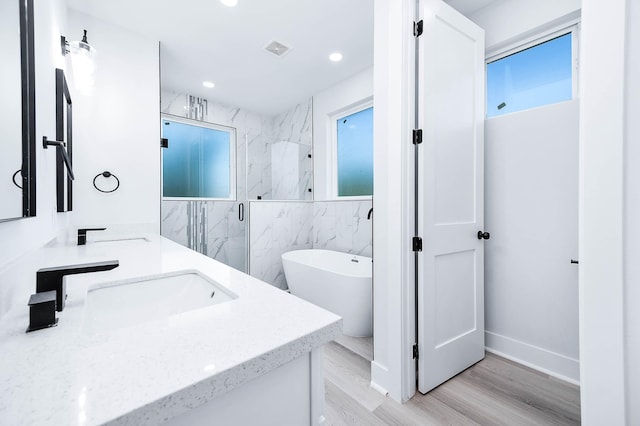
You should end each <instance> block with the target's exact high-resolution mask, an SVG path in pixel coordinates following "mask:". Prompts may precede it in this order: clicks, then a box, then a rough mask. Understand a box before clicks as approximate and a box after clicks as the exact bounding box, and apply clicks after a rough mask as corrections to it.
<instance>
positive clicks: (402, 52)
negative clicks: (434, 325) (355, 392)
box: [371, 0, 418, 402]
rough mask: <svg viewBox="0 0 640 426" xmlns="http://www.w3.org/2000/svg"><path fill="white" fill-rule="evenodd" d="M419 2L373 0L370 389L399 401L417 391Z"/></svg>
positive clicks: (409, 0) (412, 0)
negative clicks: (415, 248) (414, 132)
mask: <svg viewBox="0 0 640 426" xmlns="http://www.w3.org/2000/svg"><path fill="white" fill-rule="evenodd" d="M417 7H418V6H417V0H374V25H375V28H376V31H375V34H374V84H373V98H374V99H375V109H374V164H375V168H374V194H375V196H374V197H373V208H374V211H375V214H376V220H375V221H374V223H373V239H374V240H375V242H376V248H375V258H374V265H373V269H374V272H373V274H374V277H375V279H374V281H373V312H374V329H373V333H374V339H373V340H374V360H373V362H372V363H371V386H372V387H373V388H374V389H376V390H378V391H379V392H381V393H383V394H388V395H389V397H391V398H392V399H394V400H396V401H398V402H405V401H408V400H409V399H410V398H411V397H412V396H413V395H414V394H415V392H416V362H415V360H414V359H413V344H414V343H415V330H416V323H415V312H416V310H415V289H414V277H415V275H414V267H415V266H414V264H415V263H414V252H413V251H412V247H411V238H412V236H413V232H414V231H413V221H414V214H413V212H414V185H413V179H414V147H413V143H412V132H411V131H412V130H413V119H414V114H415V105H414V104H415V83H414V69H415V38H414V36H413V22H414V20H415V17H416V13H417Z"/></svg>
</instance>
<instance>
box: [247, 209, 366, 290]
mask: <svg viewBox="0 0 640 426" xmlns="http://www.w3.org/2000/svg"><path fill="white" fill-rule="evenodd" d="M371 205H372V203H371V200H363V201H315V202H303V201H298V202H294V201H281V202H279V201H266V202H265V201H252V202H251V214H250V224H249V229H250V232H249V247H250V250H249V252H250V261H249V262H250V273H251V275H252V276H254V277H256V278H259V279H261V280H263V281H265V282H268V283H270V284H273V285H275V286H276V287H279V288H282V289H286V288H288V287H287V283H286V279H285V276H284V271H283V269H282V261H281V259H280V255H281V254H282V253H285V252H287V251H291V250H302V249H308V248H322V249H328V250H336V251H341V252H346V253H353V254H357V255H362V256H371V255H372V238H371V233H372V226H371V225H372V222H371V221H370V220H367V213H368V212H369V209H370V208H371Z"/></svg>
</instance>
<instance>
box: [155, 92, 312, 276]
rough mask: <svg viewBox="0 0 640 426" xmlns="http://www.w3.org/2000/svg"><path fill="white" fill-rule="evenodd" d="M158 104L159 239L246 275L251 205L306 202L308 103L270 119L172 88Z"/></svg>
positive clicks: (308, 187) (308, 195)
mask: <svg viewBox="0 0 640 426" xmlns="http://www.w3.org/2000/svg"><path fill="white" fill-rule="evenodd" d="M161 103H162V117H161V126H162V137H163V138H164V139H166V142H165V145H166V146H167V147H166V148H163V149H162V151H163V154H162V173H163V176H162V182H163V188H162V201H161V202H162V206H161V214H162V225H161V232H162V235H163V236H165V237H167V238H170V239H172V240H174V241H176V242H178V243H180V244H182V245H184V246H186V247H189V248H191V249H193V250H196V251H198V252H200V253H202V254H204V255H207V256H209V257H211V258H214V259H216V260H218V261H220V262H222V263H225V264H227V265H229V266H231V267H233V268H236V269H238V270H240V271H243V272H246V273H251V267H250V251H249V222H250V221H249V217H250V216H249V215H250V208H249V207H250V202H252V203H255V202H268V201H272V200H311V199H312V198H313V192H312V191H313V187H312V176H313V160H312V143H311V138H312V136H311V99H309V100H308V101H307V102H305V103H301V104H298V105H295V106H293V107H292V108H291V109H290V110H288V111H285V112H283V113H281V114H278V115H274V116H269V115H264V114H256V113H252V112H249V111H245V110H242V109H240V108H236V107H231V106H226V105H222V104H218V103H212V102H210V101H208V100H206V99H202V98H198V97H195V96H190V95H188V94H184V93H178V92H175V91H171V90H163V91H162V100H161ZM259 275H260V274H258V276H259ZM259 277H260V278H263V277H261V276H259Z"/></svg>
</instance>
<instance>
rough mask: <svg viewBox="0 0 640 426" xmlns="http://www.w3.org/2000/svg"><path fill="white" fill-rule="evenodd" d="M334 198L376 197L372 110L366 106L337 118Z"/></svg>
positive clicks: (353, 109)
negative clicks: (374, 194)
mask: <svg viewBox="0 0 640 426" xmlns="http://www.w3.org/2000/svg"><path fill="white" fill-rule="evenodd" d="M333 122H334V135H335V143H334V149H335V156H334V158H335V165H334V168H335V179H334V180H335V185H334V186H335V194H336V196H337V197H362V196H371V195H373V106H371V102H370V101H369V102H367V103H366V106H364V107H363V105H362V104H360V105H359V107H356V108H352V109H350V110H349V111H348V112H346V113H342V114H339V115H336V116H334V120H333Z"/></svg>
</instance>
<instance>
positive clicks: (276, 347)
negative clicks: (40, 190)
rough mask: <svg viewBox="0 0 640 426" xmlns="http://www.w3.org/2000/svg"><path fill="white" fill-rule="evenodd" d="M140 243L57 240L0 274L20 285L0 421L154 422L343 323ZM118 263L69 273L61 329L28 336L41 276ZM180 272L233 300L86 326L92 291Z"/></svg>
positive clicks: (1, 351) (238, 276)
mask: <svg viewBox="0 0 640 426" xmlns="http://www.w3.org/2000/svg"><path fill="white" fill-rule="evenodd" d="M145 237H147V238H148V239H149V241H148V242H141V241H140V240H133V241H130V242H128V243H125V242H118V243H106V244H97V243H92V242H89V243H87V245H86V246H76V245H70V244H68V245H63V244H59V245H55V244H50V245H49V246H47V247H43V248H41V249H39V250H36V251H35V252H33V253H30V254H29V255H27V256H25V257H24V258H22V259H19V260H18V261H16V262H13V263H12V264H11V265H9V266H8V267H6V268H4V270H2V271H0V285H5V284H6V283H9V282H14V283H15V282H19V283H20V284H19V285H15V286H14V287H15V290H14V291H13V293H11V294H8V296H7V297H9V298H10V299H11V308H10V310H9V311H8V312H7V313H6V314H5V315H4V316H3V317H2V318H1V319H0V424H21V425H25V424H51V425H54V424H55V425H93V424H102V423H107V422H113V423H114V424H131V425H140V424H157V423H160V422H162V420H163V419H165V418H169V417H173V416H175V415H178V414H181V413H183V412H185V411H187V410H188V409H190V408H194V407H197V406H199V405H201V404H203V403H205V402H207V401H209V400H211V399H213V398H216V397H217V396H219V395H222V394H223V393H226V392H228V391H230V390H231V389H233V388H235V387H237V386H240V385H242V384H244V383H246V382H248V381H250V380H252V379H254V378H257V377H259V376H261V375H263V374H265V373H267V372H269V371H271V370H273V369H275V368H277V367H279V366H281V365H283V364H285V363H287V362H289V361H291V360H293V359H295V358H297V357H299V356H301V355H303V354H305V353H307V352H309V351H311V350H312V349H315V348H317V347H320V346H321V345H323V344H325V343H327V342H329V341H331V340H333V339H334V338H335V337H337V336H338V335H339V334H340V327H341V320H340V318H339V317H338V316H336V315H334V314H332V313H330V312H328V311H325V310H323V309H321V308H318V307H316V306H314V305H312V304H310V303H308V302H305V301H303V300H301V299H298V298H296V297H294V296H292V295H290V294H287V293H285V292H283V291H281V290H279V289H276V288H275V287H272V286H270V285H268V284H265V283H263V282H261V281H259V280H257V279H255V278H253V277H250V276H248V275H246V274H243V273H242V272H239V271H237V270H235V269H233V268H230V267H228V266H226V265H224V264H222V263H220V262H217V261H215V260H213V259H210V258H208V257H206V256H202V255H200V254H197V253H195V252H193V251H191V250H188V249H186V248H184V247H182V246H180V245H178V244H176V243H174V242H172V241H169V240H167V239H165V238H162V237H160V236H149V235H146V236H145ZM116 259H117V260H119V261H120V266H119V267H118V268H116V269H113V270H111V271H105V272H96V273H89V274H82V275H73V276H68V277H67V281H66V286H67V294H68V299H67V301H66V306H65V309H64V311H63V312H58V313H57V316H58V326H57V327H53V328H49V329H44V330H39V331H35V332H32V333H25V330H26V328H27V326H28V324H29V307H28V306H27V301H28V299H29V295H30V294H31V293H35V284H36V283H35V280H36V271H37V270H38V269H40V268H44V267H51V266H61V265H72V264H79V263H86V262H97V261H104V260H116ZM185 269H196V270H198V271H200V272H202V273H203V274H204V275H207V276H209V277H211V278H213V279H214V280H215V281H217V282H218V283H220V284H221V285H223V286H224V287H226V288H228V289H229V290H231V291H232V292H233V293H235V294H237V295H238V298H237V299H235V300H232V301H230V302H226V303H222V304H218V305H214V306H209V307H206V308H201V309H197V310H193V311H188V312H185V313H182V314H178V315H174V316H171V317H169V318H168V319H167V320H163V321H155V322H149V323H143V324H139V325H135V326H131V327H127V328H121V329H118V330H114V331H110V332H108V333H104V334H93V335H92V334H88V333H86V331H85V330H84V329H83V327H82V322H83V315H84V304H85V298H86V293H87V289H89V288H91V287H92V286H94V285H96V284H98V283H103V282H109V281H116V280H122V279H128V278H132V277H142V276H147V275H154V274H160V273H166V272H172V271H180V270H185ZM5 303H6V302H5Z"/></svg>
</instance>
